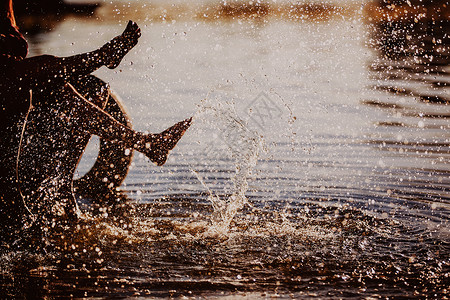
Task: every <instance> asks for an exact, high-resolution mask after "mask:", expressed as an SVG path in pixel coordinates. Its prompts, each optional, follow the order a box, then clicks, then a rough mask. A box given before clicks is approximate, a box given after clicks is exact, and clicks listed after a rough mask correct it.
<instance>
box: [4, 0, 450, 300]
mask: <svg viewBox="0 0 450 300" xmlns="http://www.w3.org/2000/svg"><path fill="white" fill-rule="evenodd" d="M208 3H209V2H208ZM211 3H212V4H211ZM211 3H209V4H208V5H206V4H205V6H204V7H203V6H200V5H199V6H197V5H193V6H192V7H187V6H182V5H181V4H180V5H179V6H170V5H165V4H164V3H162V4H154V5H153V6H150V5H147V3H146V2H144V1H141V2H139V1H135V2H131V4H130V5H129V4H128V1H123V2H116V3H115V4H104V5H103V6H102V7H101V8H100V9H99V10H98V11H97V14H96V15H95V16H94V17H91V18H84V17H76V16H67V17H66V18H64V20H62V21H61V22H59V23H57V24H55V25H54V27H53V28H52V30H51V31H48V32H44V33H40V34H38V35H34V36H30V37H29V39H30V41H31V52H32V54H40V53H53V54H57V55H61V56H63V55H70V54H72V53H78V52H81V51H87V50H91V49H93V48H95V47H97V46H100V45H102V44H103V43H104V42H105V41H107V40H108V39H109V38H111V37H113V36H115V35H117V34H118V33H119V32H121V30H122V29H123V27H124V24H125V21H126V20H128V19H134V20H136V21H137V22H138V24H139V25H140V26H141V28H142V33H143V34H142V38H141V40H140V43H139V45H138V46H137V47H136V49H135V50H133V52H131V53H130V54H129V55H128V56H127V57H126V59H125V61H124V62H123V63H122V65H121V66H120V67H119V68H118V69H117V70H114V71H110V70H106V69H105V70H103V69H102V70H100V71H98V72H97V73H96V74H97V75H98V76H99V77H101V78H103V79H104V80H106V81H108V82H110V84H111V86H112V88H113V89H114V90H115V91H116V92H117V93H118V94H120V95H121V97H122V98H123V100H124V103H125V105H126V107H127V108H128V111H129V113H130V115H131V117H132V121H133V125H134V128H136V129H138V130H142V131H144V130H149V131H152V132H157V131H160V130H163V129H165V128H166V127H168V126H169V125H171V124H172V123H174V122H175V121H178V120H182V119H184V118H186V117H188V116H190V115H194V116H195V118H194V125H193V126H192V127H191V129H190V130H189V131H188V132H187V134H186V136H185V137H184V139H183V140H182V141H181V142H180V144H179V146H178V147H177V148H176V149H175V150H174V151H173V153H172V155H171V157H170V159H169V161H168V162H167V164H166V165H165V166H164V167H162V168H159V167H155V166H153V165H151V164H150V162H149V161H148V160H147V159H145V158H143V157H141V156H140V155H139V154H136V155H135V158H134V162H133V165H132V167H131V169H130V172H129V174H128V177H127V179H126V181H125V183H124V184H123V186H122V190H123V191H124V193H123V194H122V195H121V196H119V195H109V197H110V198H111V197H113V198H114V199H116V197H117V200H119V199H120V201H125V202H126V203H128V204H127V205H125V206H124V207H121V206H120V205H117V206H114V207H113V208H111V209H103V208H101V209H99V211H100V214H94V213H93V214H92V216H90V217H89V216H88V215H89V214H87V216H86V217H85V219H84V220H83V221H82V222H81V224H80V225H79V226H77V227H75V226H74V227H73V228H70V229H67V230H66V231H62V232H59V233H57V234H54V235H52V236H51V237H48V239H49V240H48V241H47V243H48V247H47V249H46V253H37V254H36V253H33V252H30V251H14V252H6V253H4V254H3V255H2V256H1V258H0V271H1V277H0V286H1V293H0V295H2V297H11V296H26V297H28V298H33V297H35V296H36V295H38V296H42V297H44V296H50V297H63V298H65V297H68V296H74V297H85V296H87V297H118V298H121V297H138V296H142V297H145V296H156V297H159V296H161V297H166V296H188V297H189V296H192V297H199V296H208V297H237V296H241V297H244V296H248V297H254V298H256V297H271V296H281V297H285V298H287V297H304V298H308V297H321V298H327V297H328V298H336V297H354V298H363V297H375V298H377V297H392V296H395V297H398V298H402V297H404V298H411V297H421V296H422V297H423V296H427V297H429V298H442V297H444V296H448V284H449V274H450V268H449V264H450V261H449V255H448V254H449V251H450V244H449V243H450V234H449V216H450V215H449V212H450V197H449V187H450V179H449V173H450V167H449V166H450V164H449V160H450V155H449V154H450V153H449V144H450V134H449V127H450V122H449V116H450V109H449V106H448V104H449V102H450V97H449V89H448V86H449V83H450V76H449V72H450V69H449V64H448V62H449V58H448V54H449V48H448V45H449V44H450V43H449V42H450V41H449V37H448V32H449V28H450V27H449V23H448V21H439V22H435V24H434V25H433V24H431V23H429V24H428V25H427V26H426V25H424V24H425V21H423V22H418V23H417V24H416V23H414V22H405V23H404V24H402V23H399V22H394V23H384V22H381V21H380V22H376V21H377V20H376V18H375V20H372V21H371V22H370V21H369V16H371V15H370V13H369V12H367V10H366V9H365V7H364V6H361V5H359V4H358V3H354V2H343V3H344V4H342V3H341V2H337V3H338V4H336V5H335V6H329V7H326V8H323V7H322V8H320V6H319V7H316V6H298V7H296V8H295V9H291V10H286V9H285V8H283V9H281V8H280V9H279V10H278V12H276V13H275V12H274V11H273V10H269V8H267V10H264V7H263V8H261V7H259V8H257V11H258V13H257V15H251V16H250V17H249V16H248V11H249V9H250V12H254V11H255V9H254V8H251V7H250V8H245V9H242V7H241V10H240V11H238V12H236V10H231V11H232V12H233V13H227V14H226V15H225V16H224V13H223V12H224V11H225V12H226V11H229V8H227V7H225V8H224V7H222V8H221V9H218V8H217V7H218V6H215V5H214V2H211ZM233 9H235V8H233ZM261 10H262V11H263V13H261ZM324 11H325V13H324ZM371 18H372V17H371ZM95 148H96V146H95V143H93V144H92V145H91V146H90V149H89V151H88V152H87V153H86V155H85V157H84V158H83V161H82V162H81V164H80V167H79V172H78V176H82V174H83V173H84V172H86V171H87V170H88V169H89V168H90V166H91V165H92V163H93V159H94V157H95V155H96V150H95ZM104 197H106V196H104ZM81 201H83V203H86V199H84V200H83V199H82V200H81ZM114 202H117V201H114ZM84 206H85V209H86V210H87V211H90V208H89V205H88V204H85V205H84Z"/></svg>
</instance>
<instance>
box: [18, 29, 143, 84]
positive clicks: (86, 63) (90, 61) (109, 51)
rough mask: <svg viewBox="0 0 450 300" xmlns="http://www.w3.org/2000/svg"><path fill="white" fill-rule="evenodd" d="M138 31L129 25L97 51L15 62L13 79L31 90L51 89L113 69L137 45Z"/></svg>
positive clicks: (43, 56) (37, 57)
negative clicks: (85, 76)
mask: <svg viewBox="0 0 450 300" xmlns="http://www.w3.org/2000/svg"><path fill="white" fill-rule="evenodd" d="M140 36H141V31H140V29H139V27H138V26H137V25H136V23H134V22H131V21H130V22H129V23H128V25H127V28H126V29H125V31H124V32H123V33H122V34H121V35H119V36H117V37H115V38H114V39H113V40H111V41H110V42H108V43H106V44H105V45H104V46H103V47H101V48H100V49H98V50H95V51H92V52H88V53H83V54H78V55H74V56H70V57H63V58H61V57H55V56H51V55H41V56H35V57H32V58H27V59H24V60H22V61H18V62H16V63H15V64H14V69H13V70H11V71H12V72H14V77H15V78H20V80H21V81H22V82H23V83H24V84H28V85H30V87H33V86H34V85H37V86H38V87H39V88H42V86H46V87H53V86H55V85H58V84H61V85H62V84H64V83H65V82H67V81H69V80H70V79H71V78H74V77H79V76H83V75H88V74H90V73H92V72H94V71H95V70H97V69H98V68H100V67H101V66H104V65H106V66H108V67H109V68H115V67H117V66H118V65H119V63H120V61H121V60H122V58H123V57H124V56H125V55H126V54H127V53H128V52H129V51H130V50H131V49H132V48H133V47H134V46H135V45H136V44H137V42H138V39H139V37H140Z"/></svg>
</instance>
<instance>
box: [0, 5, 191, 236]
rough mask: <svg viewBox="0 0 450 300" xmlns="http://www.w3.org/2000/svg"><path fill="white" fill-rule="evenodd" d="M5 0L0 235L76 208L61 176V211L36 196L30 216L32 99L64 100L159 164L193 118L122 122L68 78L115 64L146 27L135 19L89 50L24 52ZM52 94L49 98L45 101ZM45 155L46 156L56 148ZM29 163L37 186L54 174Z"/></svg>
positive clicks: (79, 122)
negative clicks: (154, 125) (26, 148)
mask: <svg viewBox="0 0 450 300" xmlns="http://www.w3.org/2000/svg"><path fill="white" fill-rule="evenodd" d="M0 2H1V7H0V137H1V138H0V233H2V234H0V236H2V235H3V237H0V239H2V238H3V241H6V240H7V238H8V237H9V238H11V237H14V235H17V233H18V232H19V231H20V230H21V228H22V227H23V226H24V224H26V223H27V220H33V222H36V221H35V220H36V219H37V222H41V223H42V224H49V223H51V222H55V220H56V219H64V220H68V219H69V220H72V219H73V218H76V217H77V215H78V208H77V204H76V201H75V198H74V196H73V191H72V188H71V187H72V185H71V184H70V183H69V184H63V185H62V187H61V189H62V190H61V191H59V193H55V194H57V195H59V199H58V200H57V201H58V205H59V207H62V211H61V210H60V211H58V212H57V213H56V212H55V209H54V207H47V204H46V203H45V204H43V205H35V204H36V203H33V205H34V207H38V208H40V209H42V211H40V212H36V211H33V214H34V216H33V218H29V215H30V214H31V213H30V210H29V208H28V207H27V204H26V203H25V201H24V199H23V197H22V194H21V186H20V184H19V182H18V175H17V172H18V171H17V168H18V155H19V152H20V147H21V143H22V140H21V138H22V134H23V132H22V129H23V126H22V125H23V122H24V120H25V119H26V117H27V113H28V112H29V109H30V103H32V105H33V106H41V105H42V106H44V107H45V106H46V105H47V106H49V107H53V108H55V107H58V106H60V105H61V106H64V107H63V109H62V111H64V113H63V115H64V116H62V117H61V119H62V120H66V121H67V122H68V123H70V124H71V126H74V127H76V128H78V129H81V130H83V131H85V132H88V133H89V134H94V135H98V136H100V137H101V138H103V139H106V140H111V141H116V142H119V143H122V144H123V145H125V146H126V147H127V148H130V149H134V150H137V151H139V152H141V153H143V154H145V155H146V156H147V157H148V158H149V159H150V160H151V161H152V162H154V163H156V164H157V165H163V164H164V163H165V161H166V159H167V155H168V153H169V151H170V150H172V149H173V148H174V147H175V145H176V144H177V142H178V140H179V139H180V138H181V137H182V135H183V134H184V132H185V131H186V130H187V128H188V127H189V126H190V122H191V119H187V120H185V121H182V122H179V123H177V124H175V125H174V126H172V127H170V128H169V129H167V130H165V131H164V132H162V133H159V134H144V133H140V132H136V131H133V130H132V129H131V128H129V127H127V126H125V125H123V124H121V123H119V122H118V121H117V120H115V119H114V118H113V117H111V115H109V114H108V113H106V112H105V111H104V110H103V109H102V107H99V106H97V105H95V104H93V102H94V103H95V101H92V102H90V101H88V100H87V99H85V98H84V97H83V96H82V95H81V94H80V93H79V92H78V91H77V90H76V89H75V88H74V86H73V85H72V84H71V81H79V80H82V79H83V76H87V75H89V74H90V73H92V72H93V71H95V70H97V69H98V68H100V67H102V66H106V67H108V68H110V69H114V68H115V67H117V66H118V65H119V63H120V62H121V60H122V58H123V57H124V56H125V55H126V54H127V53H128V52H129V51H130V50H131V49H132V48H133V47H134V46H135V45H136V44H137V42H138V39H139V37H140V35H141V31H140V29H139V27H138V26H137V24H136V23H134V22H131V21H130V22H129V23H128V25H127V27H126V29H125V31H124V32H123V33H122V34H121V35H119V36H117V37H116V38H114V39H112V40H111V41H109V42H108V43H106V44H105V45H104V46H102V47H101V48H100V49H97V50H94V51H92V52H88V53H83V54H79V55H75V56H70V57H64V58H61V57H55V56H50V55H42V56H36V57H31V58H26V56H27V53H28V45H27V42H26V40H25V39H24V37H23V36H22V34H21V33H20V32H19V30H18V28H17V26H16V22H15V18H14V13H13V4H12V0H0ZM80 78H81V79H80ZM42 95H51V96H52V97H43V96H42ZM31 99H33V100H31ZM35 99H39V100H38V101H35ZM49 101H50V102H51V103H46V102H49ZM38 125H39V124H38ZM58 126H60V124H59V125H58ZM63 126H64V124H63ZM56 132H57V131H56ZM56 148H57V147H56ZM63 150H70V149H63ZM40 155H41V156H42V157H47V156H51V155H53V153H41V154H40ZM62 155H65V154H64V153H63V154H62ZM28 170H31V171H30V172H31V173H33V172H36V174H38V175H36V176H34V174H27V176H26V178H28V179H29V180H31V181H36V182H32V184H31V186H35V187H39V186H40V184H41V182H42V181H43V180H47V181H48V180H49V178H48V177H49V176H54V174H44V176H43V175H42V174H39V172H40V170H37V169H36V170H33V168H32V167H29V168H28ZM41 173H42V172H41ZM50 179H51V178H50ZM71 180H72V178H71ZM43 193H45V191H39V190H36V191H33V193H32V194H33V195H34V196H33V199H31V200H30V199H28V200H27V201H35V202H39V201H41V200H42V199H43V198H45V197H44V196H43ZM50 203H52V202H50Z"/></svg>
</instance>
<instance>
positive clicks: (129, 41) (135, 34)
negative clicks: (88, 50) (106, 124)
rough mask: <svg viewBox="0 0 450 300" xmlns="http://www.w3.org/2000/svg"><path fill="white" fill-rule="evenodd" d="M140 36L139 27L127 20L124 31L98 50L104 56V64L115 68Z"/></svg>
mask: <svg viewBox="0 0 450 300" xmlns="http://www.w3.org/2000/svg"><path fill="white" fill-rule="evenodd" d="M140 36H141V29H140V28H139V26H138V25H137V24H136V23H135V22H133V21H129V22H128V25H127V28H125V30H124V32H123V33H122V34H121V35H119V36H117V37H115V38H114V39H112V40H111V41H110V42H108V43H106V44H105V45H104V46H103V47H102V48H100V51H102V53H103V56H104V61H105V65H106V66H107V67H108V68H110V69H114V68H116V67H117V66H118V65H119V64H120V62H121V61H122V59H123V57H124V56H125V55H126V54H127V53H128V52H129V51H130V50H131V49H132V48H133V47H134V46H136V44H137V42H138V39H139V37H140Z"/></svg>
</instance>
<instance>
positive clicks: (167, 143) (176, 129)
mask: <svg viewBox="0 0 450 300" xmlns="http://www.w3.org/2000/svg"><path fill="white" fill-rule="evenodd" d="M191 122H192V117H191V118H189V119H186V120H184V121H181V122H178V123H177V124H175V125H173V126H172V127H170V128H168V129H166V130H164V131H163V132H161V133H158V134H150V135H148V136H147V138H149V141H148V142H147V143H146V144H145V146H146V147H145V148H146V150H144V151H143V153H144V154H145V155H146V156H147V157H148V158H149V159H150V160H151V161H152V162H154V163H156V165H158V166H162V165H163V164H164V163H165V162H166V160H167V156H168V155H169V152H170V150H172V149H173V148H175V146H176V144H177V143H178V141H179V140H180V139H181V137H182V136H183V135H184V133H185V132H186V130H187V129H188V128H189V126H191Z"/></svg>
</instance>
